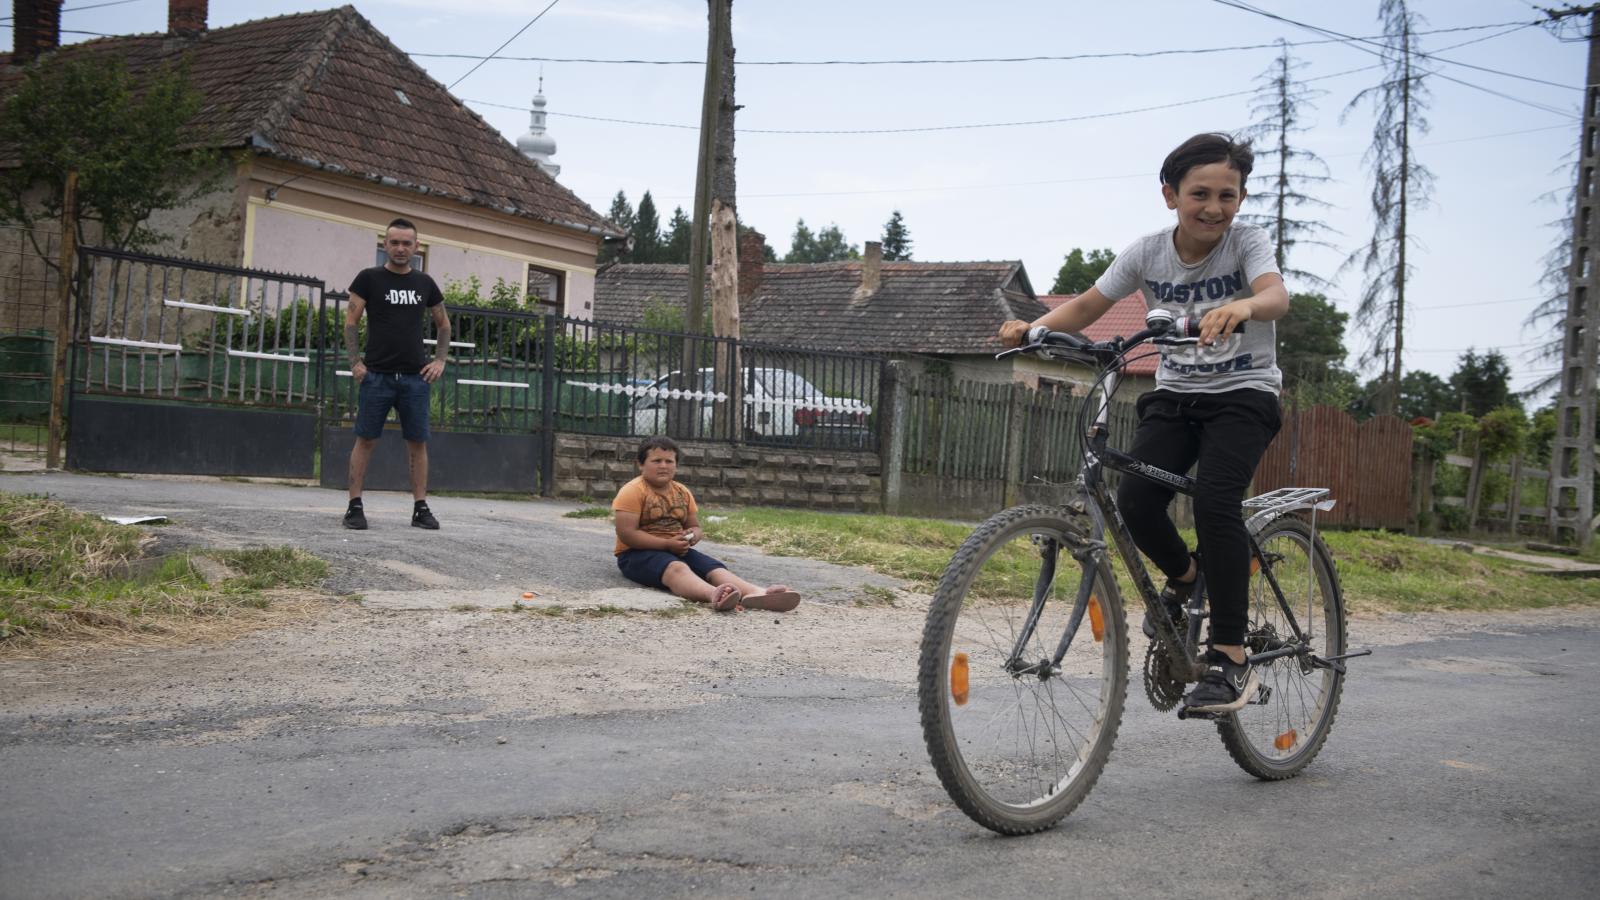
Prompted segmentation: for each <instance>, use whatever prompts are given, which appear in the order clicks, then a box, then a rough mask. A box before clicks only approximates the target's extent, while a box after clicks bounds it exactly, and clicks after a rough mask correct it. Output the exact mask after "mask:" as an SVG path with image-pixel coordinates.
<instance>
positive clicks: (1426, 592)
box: [706, 508, 1600, 612]
mask: <svg viewBox="0 0 1600 900" xmlns="http://www.w3.org/2000/svg"><path fill="white" fill-rule="evenodd" d="M706 520H707V524H706V536H707V537H708V538H710V539H712V540H715V541H719V542H722V543H728V544H746V545H749V546H753V547H758V548H760V549H762V550H764V551H766V552H768V553H772V554H775V555H778V556H798V557H805V558H807V559H816V560H821V561H824V562H831V563H837V564H840V565H852V566H867V567H869V568H871V569H874V570H876V571H878V572H881V573H883V574H885V575H890V576H893V577H896V578H902V579H905V580H906V581H908V582H910V583H911V585H913V586H914V587H915V588H916V589H917V590H921V591H931V590H933V587H934V585H935V584H936V583H937V582H938V580H939V576H940V575H941V574H942V573H943V571H944V567H945V565H946V564H947V563H949V561H950V557H951V556H952V555H954V553H955V551H956V549H957V548H958V547H960V545H961V542H962V541H963V540H965V539H966V537H967V535H968V534H970V533H971V532H972V528H973V526H971V525H964V524H958V523H953V522H941V521H931V520H924V519H912V518H905V517H898V516H862V515H848V514H838V513H815V512H804V511H799V510H788V509H764V508H746V509H739V510H732V511H729V512H727V513H721V512H719V514H718V516H717V517H715V518H712V517H706ZM1185 538H1186V539H1187V540H1188V541H1189V543H1190V544H1191V545H1193V542H1194V534H1193V532H1192V531H1190V532H1187V533H1186V534H1185ZM1323 538H1324V539H1325V540H1326V541H1327V543H1328V545H1329V547H1330V549H1331V550H1332V551H1333V554H1334V557H1335V559H1336V560H1337V563H1338V567H1339V577H1340V580H1341V583H1342V585H1343V588H1344V596H1345V605H1346V607H1347V609H1349V610H1351V611H1355V612H1377V611H1381V610H1400V611H1417V610H1428V609H1451V610H1490V609H1534V608H1539V607H1548V606H1569V605H1600V580H1595V579H1582V578H1554V577H1550V576H1547V575H1537V574H1532V573H1530V572H1528V571H1527V564H1525V563H1518V562H1516V561H1513V560H1506V559H1498V558H1494V557H1488V556H1483V555H1474V554H1470V553H1463V552H1461V551H1459V550H1455V549H1453V548H1451V547H1448V546H1442V545H1439V544H1431V543H1428V542H1426V541H1420V540H1417V539H1415V538H1412V537H1409V536H1407V535H1403V534H1396V533H1393V532H1384V531H1324V532H1323ZM1017 564H1018V567H1019V568H1018V570H1017V571H1018V573H1019V575H1018V577H1019V578H1022V577H1025V578H1026V579H1027V582H1026V583H1027V584H1031V578H1032V575H1030V574H1026V573H1027V572H1029V571H1032V569H1031V566H1032V562H1031V561H1029V560H1024V559H1020V558H1019V559H1018V560H1017ZM1115 568H1116V570H1117V574H1118V581H1119V583H1120V587H1121V589H1122V594H1123V597H1124V598H1127V599H1130V600H1131V599H1132V598H1133V597H1134V596H1135V594H1134V591H1133V587H1132V583H1131V581H1130V580H1129V579H1128V577H1127V574H1126V573H1125V572H1123V571H1122V566H1121V564H1120V562H1118V563H1117V564H1116V567H1115ZM997 589H999V588H998V587H997Z"/></svg>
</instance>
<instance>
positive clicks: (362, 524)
mask: <svg viewBox="0 0 1600 900" xmlns="http://www.w3.org/2000/svg"><path fill="white" fill-rule="evenodd" d="M344 527H346V528H354V529H355V530H356V531H366V530H367V514H366V513H365V512H363V511H362V509H361V507H360V505H358V504H354V503H352V504H350V508H349V509H347V510H345V511H344Z"/></svg>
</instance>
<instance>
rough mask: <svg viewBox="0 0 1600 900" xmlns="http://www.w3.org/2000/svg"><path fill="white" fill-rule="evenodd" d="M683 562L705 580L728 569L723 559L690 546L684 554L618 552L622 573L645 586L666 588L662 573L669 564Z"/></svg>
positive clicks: (650, 551) (636, 551) (645, 551)
mask: <svg viewBox="0 0 1600 900" xmlns="http://www.w3.org/2000/svg"><path fill="white" fill-rule="evenodd" d="M675 562H681V563H684V564H686V565H687V566H688V567H689V571H691V572H693V573H694V574H696V575H698V576H700V578H701V579H702V580H703V579H705V577H706V576H708V575H710V574H711V573H712V572H714V571H716V570H717V569H726V568H727V566H725V565H723V564H722V561H721V560H719V559H715V558H713V557H710V556H707V555H706V554H704V553H701V552H700V551H699V550H696V549H694V548H692V547H691V548H690V549H689V552H688V553H685V554H684V555H682V556H678V555H676V554H672V553H668V552H667V551H665V550H624V551H622V552H621V553H619V554H617V568H619V569H621V570H622V574H624V575H626V576H628V579H629V580H630V581H637V582H638V583H640V584H642V585H644V586H645V587H653V588H664V587H666V585H664V584H662V583H661V573H663V572H665V571H667V566H670V565H672V564H673V563H675Z"/></svg>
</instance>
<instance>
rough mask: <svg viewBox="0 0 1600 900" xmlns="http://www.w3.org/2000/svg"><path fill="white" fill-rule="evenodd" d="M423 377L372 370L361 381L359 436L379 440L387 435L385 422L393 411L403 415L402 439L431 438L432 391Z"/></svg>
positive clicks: (357, 420)
mask: <svg viewBox="0 0 1600 900" xmlns="http://www.w3.org/2000/svg"><path fill="white" fill-rule="evenodd" d="M430 387H431V385H429V384H428V383H427V382H426V381H423V380H422V376H421V375H393V374H387V373H379V372H373V371H370V370H369V371H368V372H367V375H366V377H365V378H363V379H361V397H360V401H359V403H358V405H357V406H356V429H355V431H356V437H358V438H369V439H371V438H376V437H379V436H381V435H382V434H383V421H384V419H387V418H388V417H389V410H391V409H393V410H395V411H396V412H398V413H399V414H400V436H401V437H403V438H405V439H406V440H408V441H414V442H419V443H420V442H422V441H426V440H427V439H428V390H429V388H430Z"/></svg>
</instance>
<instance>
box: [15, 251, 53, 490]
mask: <svg viewBox="0 0 1600 900" xmlns="http://www.w3.org/2000/svg"><path fill="white" fill-rule="evenodd" d="M59 248H60V239H59V237H58V236H57V235H55V234H51V233H48V232H46V233H43V234H33V235H30V234H29V233H28V232H27V230H26V229H23V228H21V227H20V226H16V225H0V454H4V455H5V456H9V457H16V458H19V459H23V460H30V461H31V460H42V459H43V458H44V454H45V447H46V444H47V443H48V435H47V432H46V426H47V423H48V421H49V418H50V375H51V371H52V368H53V360H54V352H55V327H56V303H57V302H58V298H57V293H58V285H59V283H60V282H59V280H58V278H57V274H56V273H57V266H58V262H57V260H56V258H55V257H56V255H57V254H58V252H59ZM5 467H6V464H5V462H4V461H3V460H0V468H5Z"/></svg>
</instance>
